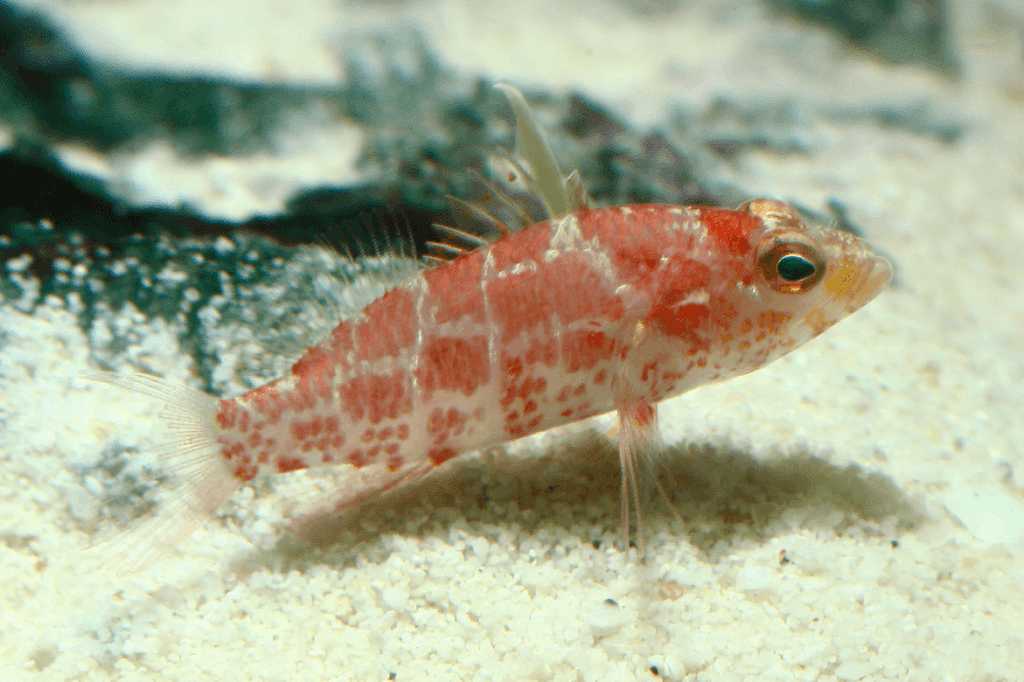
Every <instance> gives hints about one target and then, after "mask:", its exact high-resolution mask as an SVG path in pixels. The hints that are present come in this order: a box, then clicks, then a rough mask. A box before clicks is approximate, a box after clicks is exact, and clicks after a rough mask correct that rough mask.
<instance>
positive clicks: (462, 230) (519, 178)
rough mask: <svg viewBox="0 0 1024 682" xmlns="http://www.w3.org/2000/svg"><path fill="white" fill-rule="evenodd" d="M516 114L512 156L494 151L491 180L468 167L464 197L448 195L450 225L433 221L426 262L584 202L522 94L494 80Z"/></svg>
mask: <svg viewBox="0 0 1024 682" xmlns="http://www.w3.org/2000/svg"><path fill="white" fill-rule="evenodd" d="M494 87H496V88H498V89H499V90H501V91H502V92H503V93H505V96H506V97H508V100H509V103H510V104H511V105H512V111H513V112H514V113H515V117H516V151H515V154H514V156H513V155H509V154H508V153H507V152H505V151H504V150H500V151H501V152H502V153H501V156H500V158H499V159H498V162H497V163H498V164H499V165H500V169H499V171H498V172H497V173H496V175H497V176H498V177H497V180H496V181H494V182H492V181H489V180H486V179H484V178H482V177H480V176H479V175H477V174H476V173H474V172H472V171H469V172H468V173H469V175H470V193H471V194H472V196H473V198H472V199H469V200H463V199H458V198H455V197H448V204H449V206H451V209H452V214H453V217H454V219H455V224H456V226H457V227H456V228H452V227H446V226H444V225H435V226H434V228H435V229H436V230H437V231H438V233H439V234H438V236H439V237H440V240H438V241H432V242H427V248H428V252H427V254H426V255H425V256H424V259H425V260H426V261H427V263H428V264H437V263H443V262H446V261H450V260H454V259H455V258H458V257H459V256H460V255H462V254H464V253H467V252H469V251H472V250H474V249H477V248H479V247H480V246H483V245H484V244H487V243H490V242H493V241H495V240H496V239H499V238H501V237H502V236H504V235H506V234H508V233H509V232H515V231H517V230H521V229H523V228H525V227H529V226H530V225H533V224H535V223H539V222H543V221H545V220H550V219H552V218H559V217H561V216H563V215H567V214H569V213H573V212H575V211H578V210H579V209H581V208H584V207H585V206H588V205H589V204H590V198H589V197H588V196H587V192H586V190H585V189H584V188H583V181H582V179H581V178H580V174H579V171H578V170H574V171H573V172H572V173H570V174H569V175H568V176H564V175H562V171H561V170H560V169H559V166H558V161H557V160H556V159H555V155H554V153H553V152H552V151H551V146H550V145H549V144H548V142H547V138H546V137H545V136H544V132H543V131H542V130H541V127H540V125H539V124H538V123H537V119H536V118H535V117H534V115H533V111H531V109H530V105H529V104H527V102H526V98H525V97H523V93H521V92H520V91H519V90H518V89H516V88H515V87H514V86H512V85H509V84H508V83H498V84H497V85H495V86H494Z"/></svg>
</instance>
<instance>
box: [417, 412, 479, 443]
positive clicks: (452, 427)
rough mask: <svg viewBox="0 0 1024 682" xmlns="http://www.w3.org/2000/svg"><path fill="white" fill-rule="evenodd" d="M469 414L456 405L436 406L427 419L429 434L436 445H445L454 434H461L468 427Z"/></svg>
mask: <svg viewBox="0 0 1024 682" xmlns="http://www.w3.org/2000/svg"><path fill="white" fill-rule="evenodd" d="M467 421H469V415H468V414H466V413H465V412H462V411H461V410H456V409H455V408H454V407H450V408H448V410H447V411H446V410H445V409H444V408H441V407H436V408H434V410H433V411H432V412H431V413H430V417H429V418H428V419H427V435H429V436H432V437H433V442H434V445H443V444H444V443H446V442H447V441H448V439H449V438H451V437H452V436H460V435H462V432H463V431H464V430H465V428H466V422H467Z"/></svg>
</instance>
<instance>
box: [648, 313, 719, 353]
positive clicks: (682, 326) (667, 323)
mask: <svg viewBox="0 0 1024 682" xmlns="http://www.w3.org/2000/svg"><path fill="white" fill-rule="evenodd" d="M708 314H709V311H708V307H707V306H706V305H700V304H696V303H689V304H687V305H681V306H675V307H669V306H664V305H659V306H656V307H655V308H654V310H652V311H651V314H650V316H649V318H648V319H649V320H650V321H651V322H653V323H655V324H657V325H658V326H659V327H660V328H661V330H662V331H663V332H664V333H666V334H668V335H669V336H675V337H677V338H681V339H684V340H686V341H689V342H690V344H691V345H692V346H693V347H694V348H698V349H701V350H707V349H708V348H709V343H708V341H707V339H705V338H704V337H703V336H702V335H701V334H700V331H701V327H702V326H703V325H704V322H705V321H706V320H707V319H708Z"/></svg>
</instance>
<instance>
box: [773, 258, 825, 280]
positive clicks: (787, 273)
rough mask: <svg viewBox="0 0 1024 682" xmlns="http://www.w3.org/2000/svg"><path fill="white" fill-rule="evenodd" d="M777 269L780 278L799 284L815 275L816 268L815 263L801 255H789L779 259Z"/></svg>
mask: <svg viewBox="0 0 1024 682" xmlns="http://www.w3.org/2000/svg"><path fill="white" fill-rule="evenodd" d="M775 269H776V270H778V272H779V277H781V278H782V279H784V280H786V281H787V282H799V281H800V280H802V279H807V278H808V277H810V276H811V275H813V274H814V271H815V269H816V268H815V267H814V263H812V262H811V261H809V260H807V259H806V258H804V257H803V256H801V255H800V254H798V253H787V254H786V255H785V256H783V257H782V258H780V259H779V262H778V264H777V265H776V266H775Z"/></svg>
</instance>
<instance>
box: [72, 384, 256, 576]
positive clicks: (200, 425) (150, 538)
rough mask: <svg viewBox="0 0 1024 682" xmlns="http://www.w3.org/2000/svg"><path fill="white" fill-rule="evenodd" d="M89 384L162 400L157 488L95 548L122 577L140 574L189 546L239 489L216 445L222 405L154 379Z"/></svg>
mask: <svg viewBox="0 0 1024 682" xmlns="http://www.w3.org/2000/svg"><path fill="white" fill-rule="evenodd" d="M83 378H84V379H86V380H89V381H95V382H99V383H104V384H109V385H111V386H118V387H121V388H125V389H128V390H131V391H135V392H136V393H141V394H143V395H148V396H150V397H153V398H156V399H157V400H161V401H163V403H164V409H163V411H162V412H161V414H160V417H161V419H162V420H163V422H164V427H165V431H166V434H167V436H166V441H165V443H164V444H162V445H160V446H158V447H157V448H155V449H154V450H153V451H152V454H153V455H155V456H156V457H157V459H158V462H159V471H158V478H157V482H156V485H154V486H153V488H152V490H151V491H150V492H152V493H153V497H149V496H148V495H147V499H146V503H145V507H144V508H143V509H142V510H140V511H137V512H136V513H135V514H134V518H133V519H132V520H130V521H129V522H127V523H126V524H125V525H124V527H123V528H120V529H118V530H117V531H116V532H115V534H114V536H113V537H112V538H110V539H108V540H106V541H103V542H101V543H100V544H98V545H95V546H94V547H93V548H92V549H96V550H99V551H100V552H101V553H102V554H103V555H104V556H103V559H104V563H105V564H107V565H110V566H114V567H116V569H117V572H118V574H121V575H123V574H125V573H133V572H136V571H140V570H142V569H144V568H146V567H147V566H149V565H150V564H152V563H153V562H154V561H156V560H157V559H158V558H159V557H160V556H161V555H162V554H163V553H164V552H166V551H167V550H169V549H171V548H172V547H174V546H175V545H176V544H178V543H179V542H181V541H182V540H184V539H185V538H186V537H188V535H189V534H190V533H191V532H192V531H193V530H195V529H196V528H197V527H199V526H200V525H201V524H202V523H203V521H205V520H206V519H207V518H208V517H209V516H210V515H211V514H213V512H214V511H216V510H217V508H218V507H220V506H221V505H222V504H223V503H224V502H226V501H227V499H228V498H229V497H231V495H232V493H234V492H235V490H237V489H238V487H239V485H240V481H239V480H238V479H237V478H235V477H233V476H232V475H231V473H230V472H229V471H228V469H227V467H225V466H224V460H223V459H222V458H221V457H220V453H219V446H218V444H217V440H216V434H217V425H216V422H215V421H214V415H215V414H216V410H217V399H216V398H214V397H213V396H210V395H207V394H206V393H203V392H201V391H195V390H192V389H189V388H185V387H183V386H176V385H173V384H169V383H167V382H164V381H163V380H162V379H159V378H157V377H154V376H150V375H148V374H130V375H121V374H114V373H108V372H103V373H98V374H92V375H89V376H86V377H83Z"/></svg>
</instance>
